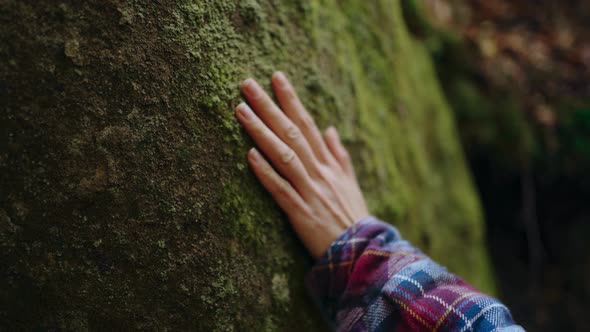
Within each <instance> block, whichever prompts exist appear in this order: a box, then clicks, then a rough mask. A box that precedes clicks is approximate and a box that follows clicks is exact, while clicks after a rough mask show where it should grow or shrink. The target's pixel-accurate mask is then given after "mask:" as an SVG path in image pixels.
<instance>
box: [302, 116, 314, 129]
mask: <svg viewBox="0 0 590 332" xmlns="http://www.w3.org/2000/svg"><path fill="white" fill-rule="evenodd" d="M301 124H302V126H303V127H305V128H307V129H311V128H314V127H315V121H314V119H313V118H312V117H311V116H310V115H309V114H307V113H306V114H305V115H302V116H301Z"/></svg>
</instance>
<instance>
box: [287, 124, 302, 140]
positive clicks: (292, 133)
mask: <svg viewBox="0 0 590 332" xmlns="http://www.w3.org/2000/svg"><path fill="white" fill-rule="evenodd" d="M285 135H286V136H287V138H289V139H290V140H296V139H298V138H299V137H301V131H300V130H299V128H297V127H296V126H295V125H293V124H290V125H289V126H288V127H287V129H286V130H285Z"/></svg>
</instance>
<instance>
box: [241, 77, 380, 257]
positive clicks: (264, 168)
mask: <svg viewBox="0 0 590 332" xmlns="http://www.w3.org/2000/svg"><path fill="white" fill-rule="evenodd" d="M272 86H273V90H274V93H275V95H276V97H277V99H278V101H279V104H280V105H281V107H282V111H281V109H280V108H279V107H278V106H277V105H276V104H275V103H274V102H273V100H272V99H271V98H270V97H269V96H268V94H266V92H265V91H264V89H262V87H261V86H260V85H259V84H258V83H257V82H256V81H254V80H253V79H247V80H245V81H244V82H242V84H241V89H242V92H243V94H244V95H245V97H246V100H247V101H248V103H249V104H250V105H251V107H252V108H250V107H249V106H248V105H247V104H246V103H241V104H240V105H238V107H236V116H237V118H238V120H239V121H240V123H241V124H242V125H243V126H244V127H245V129H246V131H247V132H248V134H249V135H250V136H251V137H252V138H253V139H254V141H255V142H256V144H257V145H258V147H259V148H260V149H261V150H262V152H263V153H264V154H265V155H266V157H267V158H268V159H269V160H270V162H271V163H272V165H273V166H274V167H273V166H271V164H270V163H269V162H268V161H267V160H266V158H265V157H264V156H262V155H261V154H260V153H259V152H258V150H257V149H256V148H252V149H250V151H249V152H248V163H249V164H250V166H251V167H252V169H253V171H254V173H255V174H256V176H257V177H258V179H259V180H260V182H261V183H262V185H263V186H264V187H265V188H266V189H267V190H268V191H269V192H270V193H271V195H272V196H273V197H274V199H275V201H276V202H277V203H278V204H279V206H280V207H281V208H282V209H283V211H285V213H286V214H287V216H288V217H289V221H290V222H291V225H292V226H293V228H294V229H295V232H296V233H297V235H298V236H299V238H300V239H301V241H303V244H304V245H305V246H306V247H307V249H308V250H309V252H310V253H311V255H312V256H313V257H314V258H319V257H320V256H321V255H322V254H323V253H324V252H325V251H326V250H327V249H328V247H329V246H330V244H331V243H332V242H333V241H334V240H336V239H337V238H338V237H339V236H340V235H341V234H342V233H343V232H344V231H345V230H346V229H347V228H348V227H350V226H351V225H352V224H353V223H354V222H356V221H357V220H359V219H361V218H363V217H366V216H368V215H369V213H368V210H367V206H366V204H365V200H364V197H363V194H362V193H361V190H360V187H359V185H358V182H357V179H356V176H355V174H354V169H353V166H352V163H351V161H350V157H349V154H348V152H347V151H346V149H345V148H344V146H343V145H342V143H341V142H340V138H339V136H338V133H337V132H336V129H335V128H334V127H330V128H328V129H327V130H326V132H325V135H324V137H322V135H321V133H320V130H319V129H318V127H317V126H316V124H315V122H314V121H313V118H312V117H311V116H310V115H309V113H308V112H307V111H306V110H305V108H304V107H303V105H302V103H301V101H300V100H299V97H297V94H296V92H295V90H294V89H293V86H292V85H291V84H290V83H289V81H288V80H287V78H286V77H285V75H284V74H283V73H281V72H275V73H274V74H273V76H272ZM252 109H253V110H254V111H253V110H252ZM283 111H284V113H283Z"/></svg>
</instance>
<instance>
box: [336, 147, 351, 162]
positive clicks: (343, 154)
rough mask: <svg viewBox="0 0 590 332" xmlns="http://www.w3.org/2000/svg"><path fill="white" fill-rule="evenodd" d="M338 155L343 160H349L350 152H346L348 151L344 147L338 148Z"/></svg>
mask: <svg viewBox="0 0 590 332" xmlns="http://www.w3.org/2000/svg"><path fill="white" fill-rule="evenodd" d="M338 157H339V158H340V159H341V160H344V161H349V160H350V154H349V153H348V151H346V149H340V153H339V154H338Z"/></svg>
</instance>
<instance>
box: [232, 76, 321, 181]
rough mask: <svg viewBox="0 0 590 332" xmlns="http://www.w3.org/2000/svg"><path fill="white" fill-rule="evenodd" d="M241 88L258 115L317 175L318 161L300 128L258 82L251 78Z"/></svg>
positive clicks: (309, 169) (306, 166) (309, 170)
mask: <svg viewBox="0 0 590 332" xmlns="http://www.w3.org/2000/svg"><path fill="white" fill-rule="evenodd" d="M241 88H242V92H243V93H244V95H245V96H246V99H247V100H248V103H249V104H250V105H251V106H252V109H253V110H254V111H255V112H256V115H258V116H259V117H260V119H261V120H262V121H263V122H264V123H265V124H266V125H267V126H268V127H269V128H270V129H271V130H272V131H273V132H274V133H275V134H276V135H277V136H278V137H279V138H280V139H281V140H282V141H283V142H285V143H286V144H287V145H289V146H290V147H291V148H292V149H293V150H294V151H295V153H296V154H297V156H298V157H299V158H300V159H301V161H302V162H303V164H304V165H305V168H306V169H307V170H308V172H310V174H311V175H314V174H316V173H317V172H318V169H317V167H318V162H317V159H316V157H315V154H314V153H313V151H312V149H311V147H310V145H309V142H308V141H307V139H306V138H305V136H304V135H303V133H302V132H301V130H300V129H299V127H297V126H296V125H295V124H294V123H293V121H291V119H289V118H288V117H287V116H286V115H285V113H283V111H281V109H280V108H279V107H278V106H277V105H276V104H275V103H274V101H273V100H272V98H270V96H269V95H268V94H267V93H266V92H265V91H264V89H263V88H262V87H261V86H260V85H259V84H258V83H257V82H256V81H254V80H253V79H251V78H249V79H247V80H245V81H244V82H242V85H241Z"/></svg>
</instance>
